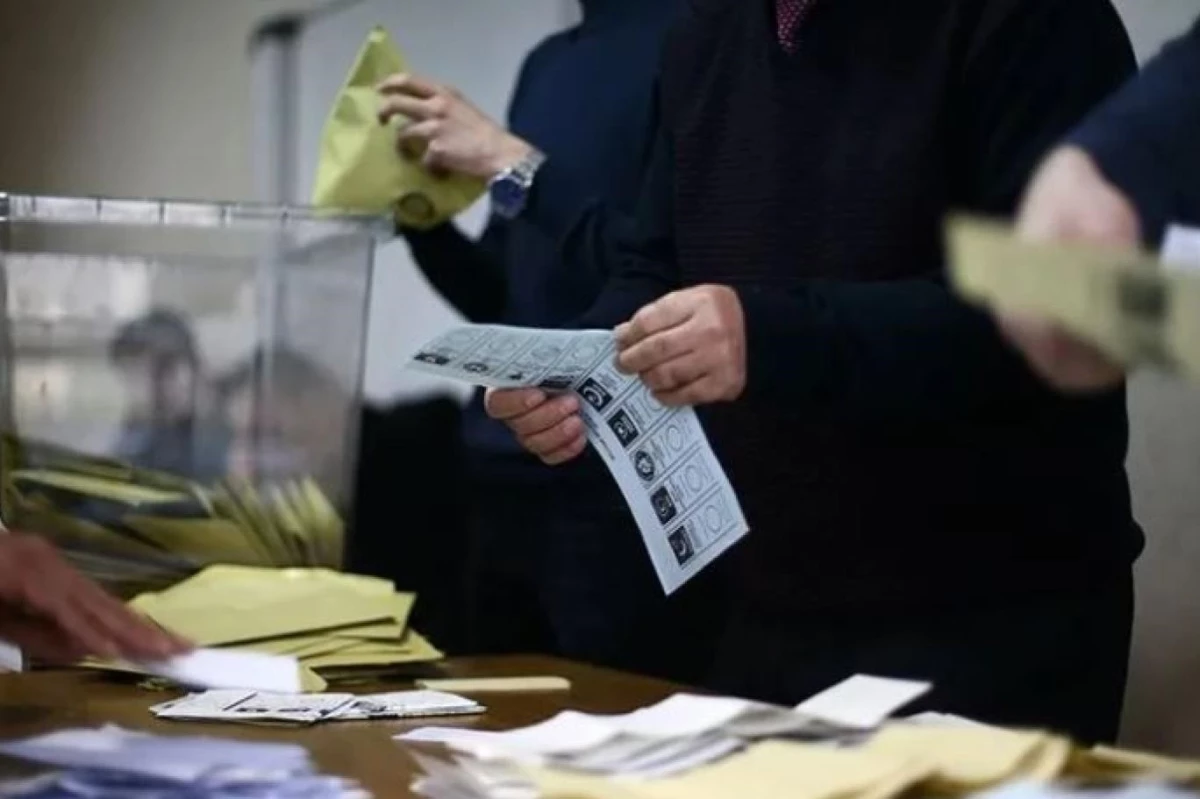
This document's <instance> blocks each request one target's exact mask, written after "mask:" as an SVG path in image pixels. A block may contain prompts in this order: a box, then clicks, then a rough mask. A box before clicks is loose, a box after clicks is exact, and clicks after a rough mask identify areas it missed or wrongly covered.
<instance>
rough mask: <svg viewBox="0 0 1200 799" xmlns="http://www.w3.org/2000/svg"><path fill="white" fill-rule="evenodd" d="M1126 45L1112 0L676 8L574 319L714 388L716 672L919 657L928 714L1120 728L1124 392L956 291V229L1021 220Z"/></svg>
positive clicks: (779, 676)
mask: <svg viewBox="0 0 1200 799" xmlns="http://www.w3.org/2000/svg"><path fill="white" fill-rule="evenodd" d="M1134 67H1135V60H1134V57H1133V52H1132V48H1131V46H1130V43H1129V40H1128V37H1127V36H1126V34H1125V31H1124V29H1123V27H1122V25H1121V21H1120V18H1119V17H1118V15H1117V12H1116V10H1115V9H1114V8H1113V7H1112V5H1111V4H1110V3H1109V2H1108V0H1073V2H1050V3H1048V2H1044V1H1043V0H933V1H932V2H924V3H896V2H892V0H692V1H691V2H689V3H688V11H687V13H686V14H685V19H684V20H683V21H682V22H681V24H680V25H679V26H678V27H677V28H675V29H674V31H673V33H672V35H671V36H670V37H669V38H668V44H667V46H666V55H665V57H664V60H663V67H662V70H661V74H660V79H659V93H658V97H659V103H658V105H659V108H660V117H659V119H660V121H659V123H658V129H657V138H656V145H655V150H654V152H655V154H654V155H653V156H652V158H651V161H650V165H649V167H648V168H647V169H646V173H647V179H646V183H645V190H644V192H643V194H642V197H641V199H640V201H639V204H638V210H637V213H636V220H637V222H636V226H635V228H634V229H633V230H632V231H630V232H629V233H628V235H624V236H616V235H613V230H614V228H613V227H612V226H611V225H610V224H608V223H607V222H606V221H605V217H606V213H607V212H606V209H604V208H603V207H601V206H598V205H597V206H592V207H590V208H589V209H586V210H585V211H584V212H583V213H582V214H580V215H578V217H577V219H576V221H575V223H574V224H573V225H572V227H571V231H570V233H569V234H568V235H567V237H566V238H565V239H564V241H565V242H566V248H565V249H566V253H567V254H566V255H565V256H564V257H565V258H566V260H567V261H568V262H569V263H571V264H572V266H573V267H574V268H575V269H577V270H588V271H592V272H597V273H610V274H611V277H610V280H609V281H608V284H607V286H606V288H605V290H604V293H603V294H602V296H601V299H600V300H599V301H598V302H597V303H596V305H595V306H594V307H593V308H592V309H591V310H590V311H589V312H587V313H586V314H584V315H582V316H581V317H579V318H577V319H575V320H572V323H573V324H574V325H576V326H580V327H607V326H613V325H617V327H616V331H615V335H616V339H617V344H618V348H619V351H620V355H619V358H618V363H619V366H620V367H621V368H622V369H623V370H624V371H626V372H627V373H630V374H636V375H638V376H640V378H641V379H642V380H643V381H645V383H646V384H647V385H648V386H649V387H650V388H651V389H653V391H654V392H655V395H656V397H657V398H658V399H659V400H660V401H661V402H663V403H665V404H667V405H673V406H677V405H685V404H695V405H701V406H706V407H703V408H702V409H701V412H702V414H703V421H704V424H705V427H706V429H707V431H708V433H709V437H710V439H711V440H712V442H713V445H714V447H715V449H716V451H717V454H718V456H719V457H720V459H721V461H722V463H723V464H724V465H725V467H726V469H727V471H728V472H729V475H730V478H731V481H732V483H733V485H734V487H735V488H736V489H737V491H738V493H739V495H740V499H741V503H742V506H743V508H744V510H745V512H746V516H747V519H748V521H749V524H750V528H751V530H750V533H749V535H748V536H747V537H746V538H745V539H744V541H743V542H742V543H741V544H740V545H739V546H738V547H737V548H736V549H735V550H733V551H732V552H731V555H732V557H733V559H734V560H735V562H736V565H737V566H738V568H739V572H740V578H739V579H738V580H736V582H735V584H734V590H733V591H732V592H731V593H732V595H733V601H734V603H735V607H734V608H733V614H732V618H731V619H730V624H729V627H728V629H727V631H726V633H725V636H724V639H723V640H722V642H721V647H720V650H719V653H718V657H717V666H716V669H715V673H714V674H713V679H712V681H711V683H710V685H711V686H712V687H714V688H716V689H718V690H721V691H723V692H726V693H732V694H736V695H741V696H748V697H751V698H757V699H761V700H767V701H773V702H776V703H780V704H791V703H794V702H797V701H799V700H802V699H804V698H805V697H807V696H810V695H812V694H813V693H815V692H817V691H819V690H821V689H822V688H824V687H826V686H828V685H830V684H832V683H834V682H836V681H838V680H840V679H842V678H844V677H846V676H847V675H848V674H852V673H855V672H867V673H878V674H888V675H894V676H900V677H913V678H921V679H927V680H930V681H931V682H932V683H933V684H934V686H935V687H934V690H933V691H932V692H931V693H930V694H929V695H928V696H927V697H926V698H925V699H923V700H922V703H921V706H922V707H924V708H931V709H937V710H940V711H944V712H950V713H957V714H960V715H964V716H968V717H974V718H978V719H980V720H983V721H988V722H992V723H1000V724H1009V725H1016V726H1033V727H1044V728H1052V729H1057V730H1060V731H1062V732H1065V733H1068V734H1072V735H1074V736H1075V737H1077V738H1079V739H1081V740H1083V741H1111V740H1113V739H1114V738H1115V736H1116V734H1117V729H1118V724H1119V720H1120V715H1121V704H1122V698H1123V694H1124V688H1125V680H1126V670H1127V660H1128V655H1129V644H1130V632H1131V624H1132V603H1133V595H1132V568H1131V567H1132V562H1133V560H1134V558H1135V557H1136V556H1137V553H1138V552H1139V551H1140V548H1141V545H1142V540H1141V532H1140V530H1139V529H1138V528H1137V525H1136V524H1135V522H1134V520H1133V518H1132V513H1131V509H1130V499H1129V486H1128V479H1127V476H1126V474H1125V469H1124V459H1125V453H1126V448H1127V420H1126V410H1125V402H1124V395H1123V393H1122V392H1121V391H1120V390H1114V391H1110V392H1108V393H1106V394H1103V395H1100V396H1097V397H1090V398H1085V399H1080V398H1070V397H1063V396H1060V395H1058V394H1056V393H1055V392H1052V391H1050V390H1049V389H1048V388H1047V387H1045V386H1044V385H1043V384H1042V383H1041V381H1039V380H1038V379H1037V378H1036V376H1035V375H1034V374H1032V373H1031V372H1030V371H1029V369H1028V368H1027V367H1026V365H1025V364H1024V362H1023V360H1022V359H1021V358H1020V357H1019V356H1018V355H1017V354H1016V353H1014V352H1013V351H1012V349H1011V348H1010V347H1008V346H1007V345H1006V343H1005V342H1004V341H1003V339H1002V337H1001V336H1000V335H999V333H998V332H997V330H996V328H995V325H994V324H993V322H992V320H991V318H990V317H989V316H988V315H987V314H986V313H984V312H981V311H978V310H976V309H974V308H971V307H969V306H967V305H965V304H964V303H961V302H960V301H958V300H957V299H956V298H955V297H954V295H953V294H952V292H951V291H950V290H949V289H948V287H947V286H946V282H945V279H944V252H943V245H942V236H941V230H942V223H943V219H944V217H945V215H946V214H947V212H949V211H950V210H951V209H963V210H967V211H971V212H974V213H981V214H991V215H1002V214H1012V213H1013V212H1014V211H1015V210H1016V207H1017V204H1018V201H1019V198H1020V195H1021V192H1022V189H1023V187H1024V186H1025V185H1026V183H1027V182H1028V180H1029V177H1030V175H1031V173H1032V172H1033V170H1034V169H1035V167H1036V166H1037V163H1038V162H1039V160H1040V159H1041V158H1042V156H1043V155H1044V154H1045V153H1046V152H1047V151H1048V150H1049V148H1050V147H1052V146H1053V145H1054V144H1055V143H1056V142H1058V141H1059V140H1061V138H1062V137H1063V136H1064V135H1065V134H1066V133H1067V132H1068V131H1070V130H1071V129H1072V128H1073V127H1074V126H1075V125H1076V124H1078V122H1079V120H1080V119H1082V118H1083V116H1084V115H1085V114H1086V113H1087V112H1088V110H1090V109H1091V108H1093V107H1094V106H1095V105H1096V104H1097V103H1098V102H1100V101H1101V100H1102V99H1103V98H1104V97H1105V96H1107V95H1108V94H1110V93H1111V92H1112V91H1114V90H1115V89H1116V88H1117V87H1118V86H1120V85H1121V84H1122V83H1123V82H1124V81H1125V80H1126V79H1128V77H1129V76H1130V75H1131V74H1132V72H1133V70H1134ZM539 190H540V189H539V188H538V186H537V184H536V183H535V184H534V192H535V194H536V193H537V192H538V191H539ZM534 202H537V200H536V197H535V198H534ZM487 401H488V407H489V410H490V411H491V413H492V414H493V415H494V416H496V417H497V418H500V419H504V420H505V421H507V423H508V424H509V425H510V426H511V427H512V429H513V430H514V431H515V432H516V434H517V436H518V438H519V440H520V441H522V442H523V443H524V444H525V445H526V446H527V447H528V448H529V449H531V450H532V451H534V452H536V453H537V454H539V455H540V456H541V457H542V458H543V459H544V460H545V461H547V462H551V463H558V462H566V461H570V460H572V459H573V458H574V457H576V456H577V455H578V453H579V452H580V451H581V450H582V448H583V446H584V443H583V427H582V424H581V420H580V418H579V415H578V400H576V399H575V398H573V397H569V396H558V397H547V396H546V395H544V394H543V393H541V392H538V391H536V390H523V391H493V392H489V394H488V400H487ZM917 709H920V708H917Z"/></svg>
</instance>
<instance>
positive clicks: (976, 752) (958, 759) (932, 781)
mask: <svg viewBox="0 0 1200 799" xmlns="http://www.w3.org/2000/svg"><path fill="white" fill-rule="evenodd" d="M519 770H520V771H521V772H522V774H523V775H524V778H525V780H526V781H527V782H528V783H530V786H531V787H534V788H536V791H537V795H538V796H539V797H540V798H541V799H708V797H712V798H713V799H717V797H721V798H722V799H724V797H729V796H753V797H755V799H772V798H773V797H780V799H783V798H784V797H786V799H895V797H899V796H901V795H904V794H909V793H910V792H911V795H924V796H933V797H966V796H971V795H975V794H977V793H979V792H981V791H986V790H988V789H991V788H996V787H999V786H1001V785H1005V784H1007V783H1011V782H1015V781H1034V782H1042V783H1051V782H1055V781H1076V782H1078V781H1086V782H1088V783H1092V784H1094V783H1101V782H1112V783H1118V782H1124V781H1128V780H1131V779H1164V780H1169V781H1172V782H1177V783H1183V784H1185V785H1189V786H1191V787H1200V763H1195V762H1187V761H1182V760H1174V759H1171V758H1166V757H1159V756H1155V755H1145V754H1140V753H1135V752H1126V751H1122V750H1117V749H1109V748H1102V747H1101V748H1096V749H1080V748H1076V747H1074V746H1073V745H1072V744H1071V743H1070V741H1068V740H1067V739H1065V738H1062V737H1059V736H1055V735H1052V734H1049V733H1042V732H1024V731H1016V730H1006V729H1001V728H998V727H987V726H979V727H960V726H954V727H926V726H921V725H915V724H908V723H904V722H897V723H893V724H889V725H886V726H885V727H884V728H883V729H881V730H880V731H879V732H878V733H877V734H875V735H874V736H872V737H871V738H870V739H868V740H867V741H866V742H865V743H863V744H862V745H860V746H856V747H853V748H832V747H829V746H827V745H821V744H807V743H794V742H786V741H766V742H763V743H757V744H752V745H750V746H748V747H747V748H746V749H744V750H742V751H741V752H738V753H737V754H734V755H732V756H730V757H727V758H725V759H724V760H721V761H719V762H716V763H713V764H710V765H705V766H702V767H699V768H696V769H693V770H691V771H688V772H686V773H684V774H682V775H678V776H674V777H668V778H662V779H647V780H635V779H615V778H612V777H606V776H598V775H595V774H585V773H580V772H567V771H562V770H553V769H544V768H533V767H519Z"/></svg>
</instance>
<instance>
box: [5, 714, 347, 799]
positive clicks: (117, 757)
mask: <svg viewBox="0 0 1200 799" xmlns="http://www.w3.org/2000/svg"><path fill="white" fill-rule="evenodd" d="M0 755H5V756H7V757H12V758H17V759H19V760H24V761H28V762H30V763H36V764H39V765H42V766H48V767H51V768H54V769H56V770H58V771H55V772H51V773H48V774H45V775H42V776H39V777H35V778H32V779H29V780H24V781H21V782H10V783H5V784H0V795H2V796H6V797H24V798H25V799H51V798H52V797H53V798H56V799H57V798H59V797H81V798H82V797H88V799H128V797H131V796H144V797H150V796H189V797H195V798H196V799H208V798H209V797H212V799H222V798H223V797H229V799H253V798H254V797H263V799H266V798H267V797H272V799H276V798H278V799H291V797H296V799H301V797H302V798H303V799H357V798H358V797H363V798H364V799H366V798H367V797H369V794H367V793H366V792H364V791H362V790H361V789H359V788H358V787H357V786H356V785H354V784H353V783H351V782H349V781H347V780H344V779H340V778H337V777H326V776H321V775H319V774H317V773H316V772H315V771H314V770H313V767H312V764H311V762H310V761H309V757H308V753H307V752H306V751H305V750H304V748H303V747H299V746H294V745H291V744H274V743H247V742H242V741H232V740H223V739H219V738H199V737H194V738H192V737H190V738H182V737H167V736H158V735H148V734H145V733H138V732H130V731H128V730H123V729H121V728H119V727H103V728H99V729H78V730H63V731H60V732H55V733H50V734H49V735H41V736H38V737H35V738H29V739H25V740H22V741H13V742H10V743H5V744H0Z"/></svg>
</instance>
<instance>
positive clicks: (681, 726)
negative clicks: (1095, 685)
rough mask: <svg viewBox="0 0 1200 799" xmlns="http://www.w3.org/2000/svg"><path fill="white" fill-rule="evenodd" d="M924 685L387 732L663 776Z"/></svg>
mask: <svg viewBox="0 0 1200 799" xmlns="http://www.w3.org/2000/svg"><path fill="white" fill-rule="evenodd" d="M928 690H929V685H928V684H927V683H916V682H911V681H907V680H885V679H881V678H878V677H866V676H859V677H855V678H852V679H850V680H846V681H845V682H843V683H841V684H839V685H837V686H834V687H833V688H831V689H829V690H828V691H825V692H823V693H821V694H819V695H817V696H815V697H813V698H812V699H811V700H809V701H808V702H804V703H802V704H801V705H800V706H799V707H797V708H786V707H778V706H775V705H768V704H764V703H760V702H751V701H749V700H745V699H734V698H731V697H721V696H700V695H696V694H676V695H674V696H671V697H668V698H667V699H664V700H663V701H661V702H658V703H657V704H654V705H651V706H649V707H645V708H640V709H638V710H635V711H633V712H631V713H623V714H617V715H593V714H587V713H580V712H577V711H564V712H562V713H559V714H558V715H557V716H554V717H552V718H550V719H548V720H546V721H543V722H540V723H538V724H534V725H532V726H529V727H522V728H518V729H514V730H508V731H502V732H493V731H483V730H472V729H463V728H453V727H451V728H423V729H417V730H413V731H411V732H408V733H404V734H402V735H398V736H397V737H396V739H397V740H399V741H405V742H409V743H440V744H445V745H446V746H449V747H450V748H452V749H454V750H456V751H459V752H463V753H466V754H470V755H473V756H475V757H478V758H483V759H492V760H496V759H498V760H503V759H506V758H509V759H512V760H514V761H516V762H520V763H525V764H530V765H543V766H554V767H558V768H566V769H572V770H576V771H586V772H597V773H605V774H622V775H637V776H643V777H648V776H666V775H670V774H676V773H681V772H682V771H684V770H687V769H691V768H695V767H696V766H698V765H701V764H703V763H707V762H712V761H713V760H715V759H717V758H721V757H724V756H726V755H728V754H729V753H730V752H733V751H736V750H738V749H740V748H742V747H743V746H745V745H746V743H747V742H750V741H754V740H757V739H761V738H767V737H779V736H802V737H810V738H825V739H831V740H832V739H839V738H842V737H846V736H847V735H850V734H860V733H862V732H863V731H865V730H867V729H870V728H873V727H876V726H878V725H879V724H881V723H883V722H884V721H885V720H886V719H887V718H888V717H889V716H890V715H891V714H892V713H894V712H895V711H896V710H897V709H899V708H900V707H903V706H904V705H905V704H907V703H908V702H911V701H912V700H913V699H915V698H916V697H918V696H920V695H921V694H923V693H924V692H925V691H928Z"/></svg>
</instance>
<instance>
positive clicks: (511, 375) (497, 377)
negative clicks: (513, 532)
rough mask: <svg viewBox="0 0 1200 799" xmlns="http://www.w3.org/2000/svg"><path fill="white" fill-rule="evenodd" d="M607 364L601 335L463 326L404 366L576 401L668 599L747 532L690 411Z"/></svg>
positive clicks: (607, 344)
mask: <svg viewBox="0 0 1200 799" xmlns="http://www.w3.org/2000/svg"><path fill="white" fill-rule="evenodd" d="M615 359H616V344H615V342H614V340H613V336H612V333H610V332H607V331H602V330H582V331H563V330H535V329H529V328H517V327H504V326H500V325H465V326H462V327H457V328H454V329H453V330H450V331H448V332H446V333H445V334H443V335H441V336H439V337H438V338H436V339H434V340H433V341H431V342H429V343H428V344H427V345H425V346H424V347H422V348H421V349H420V350H419V351H418V352H417V354H416V355H415V356H413V359H412V361H411V363H410V366H411V367H412V368H413V369H416V370H419V371H423V372H427V373H430V374H434V375H438V376H440V377H447V378H452V379H455V380H461V381H466V382H469V383H473V384H475V385H479V386H487V387H492V388H528V387H537V388H541V389H543V390H545V391H547V392H573V393H575V394H576V395H578V396H579V398H580V400H581V402H580V405H581V407H582V408H583V414H582V416H583V422H584V425H585V427H586V428H587V437H588V441H589V443H590V444H591V445H592V447H594V448H595V450H596V451H597V452H598V453H599V455H600V457H601V459H602V460H603V461H604V464H605V465H606V466H607V467H608V470H609V472H611V473H612V476H613V479H615V480H616V482H617V485H618V486H619V487H620V489H621V493H622V494H623V495H624V497H625V501H626V502H627V503H628V504H629V509H630V511H631V512H632V513H633V517H634V520H635V521H636V522H637V526H638V529H639V530H641V533H642V539H643V541H644V542H645V544H646V549H647V551H648V552H649V554H650V560H651V562H652V563H653V564H654V568H655V571H656V572H657V573H658V578H659V580H660V582H661V583H662V586H663V589H664V590H665V591H666V592H667V593H671V592H673V591H675V590H676V589H677V588H679V587H680V586H681V585H683V584H684V583H686V582H687V581H688V580H689V579H691V578H692V577H694V576H695V575H696V574H697V573H699V572H700V571H701V570H702V569H703V568H704V567H705V566H707V565H708V564H710V563H712V562H713V561H714V560H716V559H717V558H718V557H720V555H721V554H722V553H724V552H725V551H726V550H727V549H729V547H731V546H732V545H733V544H734V543H736V542H737V541H738V540H739V539H741V538H742V536H744V535H745V534H746V532H747V530H748V527H747V525H746V519H745V516H743V514H742V509H741V505H740V504H739V503H738V499H737V496H736V495H735V494H734V492H733V487H732V486H731V485H730V484H729V480H728V478H726V476H725V472H724V470H723V469H722V468H721V464H720V463H719V462H718V461H717V458H716V455H715V454H714V453H713V451H712V447H711V446H709V443H708V438H707V437H706V436H705V434H704V430H703V429H702V428H701V426H700V420H699V419H698V418H697V416H696V413H695V411H694V410H692V409H691V408H666V407H664V406H663V405H660V404H659V403H658V402H657V401H656V400H655V399H654V396H653V395H652V394H651V392H650V390H649V389H648V388H647V387H646V385H645V384H644V383H642V381H641V380H639V379H637V378H636V377H631V376H628V375H624V374H622V373H620V372H619V371H617V369H616V366H615V363H614V362H615Z"/></svg>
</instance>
